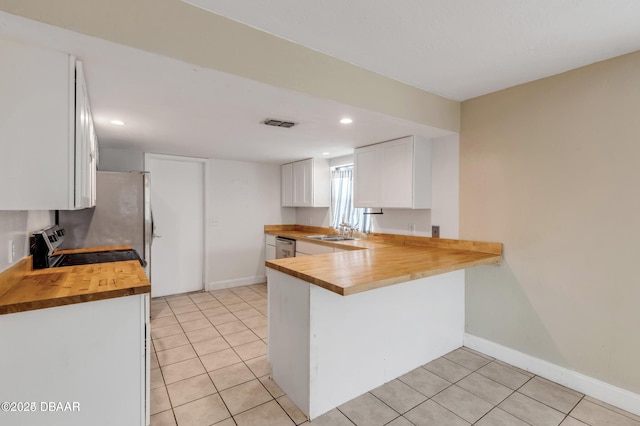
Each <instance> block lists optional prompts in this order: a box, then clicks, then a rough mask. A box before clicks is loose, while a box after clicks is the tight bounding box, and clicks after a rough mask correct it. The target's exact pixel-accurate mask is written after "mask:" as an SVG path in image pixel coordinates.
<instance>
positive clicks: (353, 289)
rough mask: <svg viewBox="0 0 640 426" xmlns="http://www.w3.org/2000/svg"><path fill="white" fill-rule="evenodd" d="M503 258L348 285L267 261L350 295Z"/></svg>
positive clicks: (481, 260) (310, 280)
mask: <svg viewBox="0 0 640 426" xmlns="http://www.w3.org/2000/svg"><path fill="white" fill-rule="evenodd" d="M501 260H502V256H498V255H492V256H489V257H486V258H483V259H477V260H474V261H470V262H462V263H457V264H453V265H447V266H444V267H439V268H433V269H429V270H425V271H420V272H416V273H413V274H409V275H398V276H395V277H392V278H386V279H382V280H373V281H371V282H369V283H367V284H358V285H354V286H348V287H343V286H340V285H336V284H332V283H330V282H327V281H324V280H322V279H319V278H317V277H314V276H311V275H307V274H304V273H302V272H300V271H297V270H295V269H291V268H287V267H284V266H282V265H277V264H274V263H272V262H269V261H266V266H267V267H268V268H271V269H274V270H276V271H279V272H282V273H284V274H287V275H291V276H292V277H295V278H298V279H301V280H303V281H306V282H308V283H310V284H314V285H317V286H318V287H322V288H324V289H325V290H329V291H331V292H333V293H336V294H339V295H341V296H349V295H352V294H358V293H362V292H365V291H369V290H375V289H377V288H383V287H388V286H392V285H396V284H402V283H405V282H408V281H413V280H418V279H420V278H427V277H431V276H434V275H440V274H445V273H447V272H453V271H458V270H461V269H466V268H471V267H473V266H480V265H495V264H500V262H501Z"/></svg>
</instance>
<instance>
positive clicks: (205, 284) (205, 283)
mask: <svg viewBox="0 0 640 426" xmlns="http://www.w3.org/2000/svg"><path fill="white" fill-rule="evenodd" d="M151 159H153V160H169V161H183V162H190V163H200V164H202V172H203V176H202V179H203V180H204V182H203V185H202V191H203V192H204V193H203V194H202V205H203V210H204V211H203V212H202V231H203V241H202V291H208V289H209V268H208V267H207V265H208V262H207V259H208V258H209V229H208V227H207V218H208V217H209V159H208V158H200V157H186V156H180V155H169V154H155V153H151V152H145V153H144V169H145V170H146V168H147V162H148V160H151ZM149 176H150V185H153V176H152V175H151V173H149ZM149 196H151V194H149ZM151 211H153V205H151ZM152 243H153V237H152ZM151 262H153V258H152V259H151Z"/></svg>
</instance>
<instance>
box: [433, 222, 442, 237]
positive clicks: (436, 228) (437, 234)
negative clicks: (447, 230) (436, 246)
mask: <svg viewBox="0 0 640 426" xmlns="http://www.w3.org/2000/svg"><path fill="white" fill-rule="evenodd" d="M431 238H440V227H439V226H437V225H433V226H432V227H431Z"/></svg>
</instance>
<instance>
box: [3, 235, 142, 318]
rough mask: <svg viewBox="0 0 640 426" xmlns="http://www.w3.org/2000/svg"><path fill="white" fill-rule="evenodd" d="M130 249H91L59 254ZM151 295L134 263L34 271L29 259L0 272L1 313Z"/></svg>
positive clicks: (136, 263) (119, 247)
mask: <svg viewBox="0 0 640 426" xmlns="http://www.w3.org/2000/svg"><path fill="white" fill-rule="evenodd" d="M130 248H131V247H129V246H126V247H125V246H118V247H94V248H90V249H77V250H63V251H61V252H60V253H79V252H97V251H109V250H123V249H130ZM150 292H151V284H150V283H149V280H148V279H147V276H146V274H145V273H144V270H143V269H142V267H141V266H140V262H138V261H136V260H129V261H124V262H108V263H94V264H91V265H78V266H63V267H60V268H46V269H36V270H34V269H32V267H31V256H28V257H25V258H24V259H22V260H21V261H20V262H18V263H17V264H15V265H14V266H12V267H11V268H9V269H7V270H6V271H4V272H2V273H0V314H10V313H15V312H23V311H30V310H34V309H43V308H51V307H54V306H63V305H70V304H73V303H82V302H90V301H93V300H103V299H111V298H114V297H122V296H130V295H134V294H144V293H150Z"/></svg>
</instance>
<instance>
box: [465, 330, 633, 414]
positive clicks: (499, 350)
mask: <svg viewBox="0 0 640 426" xmlns="http://www.w3.org/2000/svg"><path fill="white" fill-rule="evenodd" d="M464 345H465V346H466V347H468V348H471V349H473V350H476V351H478V352H481V353H483V354H486V355H489V356H492V357H494V358H496V359H498V360H500V361H504V362H506V363H508V364H511V365H513V366H516V367H518V368H521V369H523V370H526V371H529V372H531V373H533V374H536V375H538V376H540V377H544V378H545V379H547V380H551V381H552V382H555V383H559V384H561V385H563V386H566V387H568V388H571V389H574V390H577V391H578V392H582V393H584V394H585V395H589V396H591V397H593V398H596V399H599V400H601V401H604V402H606V403H608V404H611V405H614V406H616V407H618V408H622V409H623V410H626V411H628V412H630V413H633V414H636V415H640V395H639V394H636V393H633V392H630V391H628V390H625V389H622V388H619V387H616V386H613V385H610V384H608V383H605V382H602V381H600V380H597V379H594V378H592V377H589V376H585V375H584V374H582V373H578V372H576V371H572V370H569V369H567V368H564V367H560V366H559V365H556V364H552V363H550V362H548V361H544V360H542V359H540V358H536V357H533V356H531V355H527V354H525V353H522V352H518V351H516V350H515V349H511V348H508V347H506V346H502V345H500V344H498V343H494V342H491V341H489V340H486V339H483V338H482V337H478V336H474V335H472V334H468V333H465V335H464Z"/></svg>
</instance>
